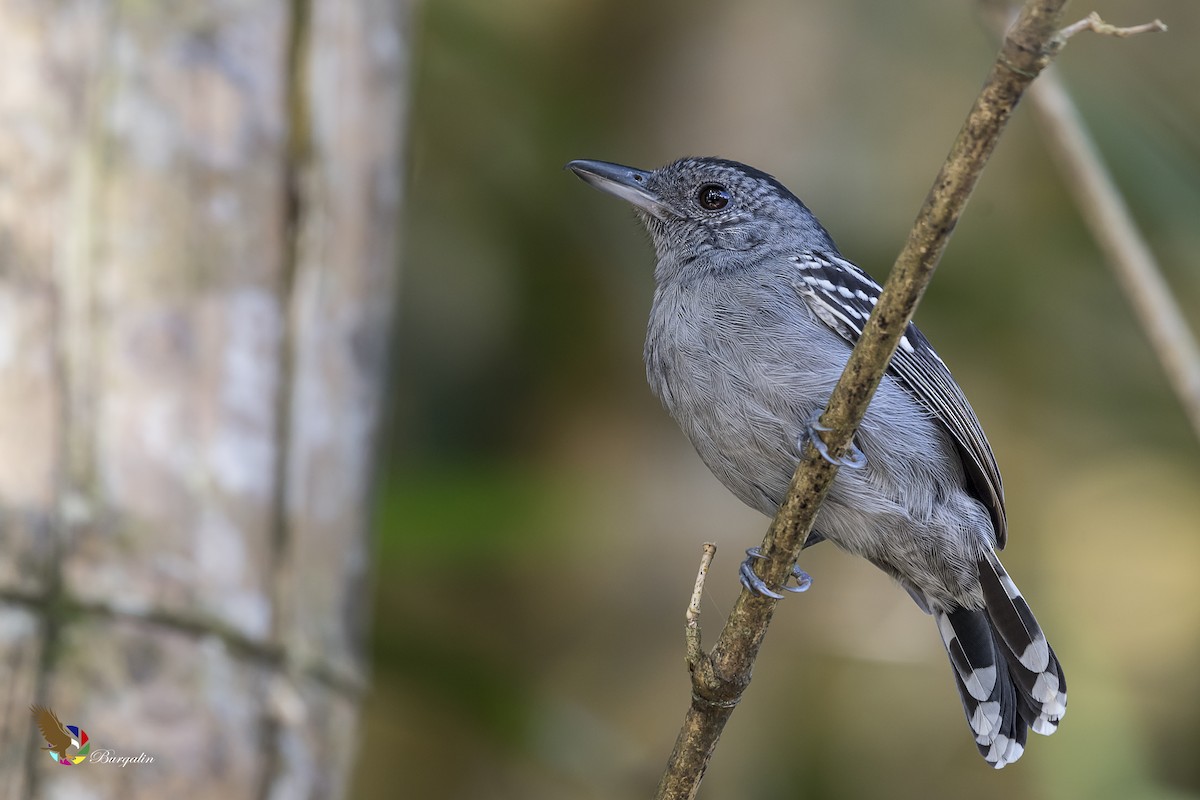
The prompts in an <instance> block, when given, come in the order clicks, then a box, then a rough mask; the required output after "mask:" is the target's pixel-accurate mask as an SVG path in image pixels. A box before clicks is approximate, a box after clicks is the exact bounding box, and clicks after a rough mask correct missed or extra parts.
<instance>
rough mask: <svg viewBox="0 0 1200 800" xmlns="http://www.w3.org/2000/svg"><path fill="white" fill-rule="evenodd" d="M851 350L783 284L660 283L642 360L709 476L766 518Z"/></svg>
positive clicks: (731, 278) (742, 280)
mask: <svg viewBox="0 0 1200 800" xmlns="http://www.w3.org/2000/svg"><path fill="white" fill-rule="evenodd" d="M848 352H849V351H848V349H847V348H846V346H845V344H844V343H842V342H840V341H838V339H837V336H836V335H835V334H834V333H833V332H831V331H829V330H828V329H827V328H824V326H821V325H820V323H817V322H815V321H814V320H813V318H812V315H811V314H810V313H809V312H808V310H807V308H806V307H805V306H804V304H803V301H802V300H801V299H800V298H799V296H798V295H797V294H796V293H795V292H794V290H792V288H791V286H790V284H788V283H786V282H781V281H772V280H766V279H754V278H752V277H751V276H748V275H726V276H710V277H708V278H707V279H704V280H695V281H679V282H672V283H667V284H663V285H660V286H659V287H658V289H657V291H656V292H655V297H654V304H653V307H652V309H651V313H650V325H649V329H648V331H647V337H646V352H645V356H646V372H647V377H648V379H649V382H650V386H651V388H652V389H653V390H654V392H655V394H657V395H658V397H659V398H660V399H661V400H662V402H663V404H664V405H665V406H666V408H667V410H668V411H669V412H670V414H671V416H673V417H674V418H675V420H676V421H677V422H678V423H679V425H680V427H681V428H682V429H683V431H684V433H685V434H687V436H688V438H689V439H691V441H692V444H693V445H694V446H695V448H696V451H697V452H698V453H699V455H700V457H701V459H703V460H704V462H705V464H707V465H708V467H709V469H711V470H712V471H713V473H714V474H715V475H716V476H717V478H718V479H720V480H721V482H722V483H724V484H725V486H726V487H728V488H729V490H730V491H732V492H733V493H734V494H735V495H736V496H737V497H738V498H740V499H741V500H742V501H743V502H745V503H746V504H747V505H749V506H751V507H753V508H756V509H759V510H760V511H762V512H763V513H765V514H773V513H774V511H775V508H776V507H777V506H778V504H779V502H780V501H781V499H782V497H783V495H784V493H785V492H786V489H787V484H788V481H789V479H790V477H791V474H792V471H793V470H794V468H795V464H796V460H797V453H798V447H797V442H798V441H799V439H800V437H801V436H802V435H803V429H804V425H805V424H806V423H807V421H808V420H809V419H810V418H811V416H812V415H813V414H814V413H815V412H816V411H817V410H818V408H819V407H821V406H823V405H824V403H825V401H826V400H827V399H828V397H829V393H830V392H831V391H832V389H833V386H834V384H835V383H836V382H837V379H838V376H839V375H840V374H841V371H842V368H843V367H844V365H845V357H846V355H847V353H848Z"/></svg>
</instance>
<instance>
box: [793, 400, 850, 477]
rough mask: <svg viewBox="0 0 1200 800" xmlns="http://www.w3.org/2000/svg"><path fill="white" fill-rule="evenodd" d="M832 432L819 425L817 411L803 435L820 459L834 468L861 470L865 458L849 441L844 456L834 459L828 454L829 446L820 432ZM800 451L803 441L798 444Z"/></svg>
mask: <svg viewBox="0 0 1200 800" xmlns="http://www.w3.org/2000/svg"><path fill="white" fill-rule="evenodd" d="M829 430H833V429H832V428H830V427H829V426H828V425H822V424H821V412H820V410H818V411H817V413H816V414H814V415H813V418H812V419H810V420H809V421H808V428H807V430H806V431H805V435H806V436H807V437H808V441H810V442H812V445H813V447H815V448H816V449H817V452H818V453H820V454H821V457H822V458H824V459H825V460H826V461H828V462H829V463H830V464H833V465H834V466H835V467H847V468H849V469H862V468H863V467H865V466H866V465H867V457H866V455H865V454H864V453H863V451H862V450H859V449H858V445H856V444H854V442H853V440H851V442H850V445H849V446H848V447H847V448H846V452H845V454H844V455H843V456H842V457H841V458H834V457H833V456H832V455H831V454H830V452H829V445H827V444H825V440H824V439H822V438H821V432H822V431H829ZM799 447H800V449H801V450H803V449H804V441H803V440H801V441H800V442H799Z"/></svg>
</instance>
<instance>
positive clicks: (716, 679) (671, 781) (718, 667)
mask: <svg viewBox="0 0 1200 800" xmlns="http://www.w3.org/2000/svg"><path fill="white" fill-rule="evenodd" d="M1066 3H1067V0H1028V2H1026V3H1025V5H1024V7H1023V9H1022V10H1021V14H1020V16H1019V17H1018V19H1017V21H1016V23H1015V24H1014V25H1013V27H1012V28H1011V29H1010V30H1009V32H1008V35H1007V36H1006V37H1005V40H1004V43H1003V45H1002V46H1001V48H1000V52H999V54H998V55H997V56H996V61H995V63H994V64H993V66H992V69H991V72H990V73H989V75H988V78H987V81H986V82H985V84H984V86H983V89H982V91H981V92H980V95H979V97H978V98H977V99H976V100H975V104H974V106H972V108H971V111H970V113H969V114H968V115H967V119H966V122H965V123H964V125H963V127H962V130H960V131H959V134H958V137H957V138H956V139H955V141H954V144H953V146H952V147H951V150H950V154H949V155H948V156H947V158H946V162H945V164H944V165H943V166H942V169H941V171H940V172H939V173H938V176H937V178H936V179H935V180H934V184H933V188H932V189H931V190H930V192H929V194H928V196H927V197H926V198H925V203H924V205H923V206H922V207H921V210H920V212H919V213H918V215H917V219H916V221H915V223H914V224H913V228H912V230H911V232H910V233H909V237H908V241H907V242H906V243H905V245H904V249H903V250H902V251H901V253H900V255H899V257H898V258H897V259H896V263H895V265H894V266H893V267H892V271H891V273H890V274H889V276H888V280H887V283H886V285H885V286H884V290H883V294H882V295H881V296H880V298H879V302H878V303H877V304H876V306H875V309H874V311H873V312H872V314H871V318H870V320H868V322H867V325H866V328H865V329H864V330H863V334H862V336H861V337H860V338H859V341H858V344H857V346H855V348H854V351H853V353H851V355H850V360H849V362H848V363H847V365H846V369H845V371H844V372H843V374H842V377H841V380H840V381H839V382H838V385H837V387H836V388H835V389H834V391H833V395H832V396H831V397H830V399H829V405H828V407H827V408H826V411H825V413H824V415H823V416H822V418H821V422H822V423H824V426H825V427H827V428H828V429H829V430H828V432H827V433H826V434H825V436H824V437H823V438H824V439H825V442H826V444H827V446H828V448H829V450H830V452H831V453H832V455H833V456H834V457H835V458H836V457H838V456H840V455H842V454H843V453H844V452H845V451H846V449H847V446H848V445H849V444H850V442H851V440H852V439H853V436H854V432H855V430H856V429H857V428H858V425H859V423H860V422H861V421H862V418H863V415H864V414H865V413H866V409H867V405H868V403H869V402H870V400H871V397H872V395H873V394H874V393H875V389H876V387H877V386H878V385H879V382H880V380H881V379H882V377H883V373H884V371H885V370H886V369H887V364H888V361H889V360H890V359H891V356H892V353H893V352H894V351H895V349H896V346H897V344H898V343H899V341H900V337H901V336H902V335H903V333H904V330H905V326H906V325H907V324H908V321H909V319H911V317H912V314H913V311H914V310H915V309H916V306H917V303H918V302H919V301H920V299H921V296H922V295H923V294H924V291H925V287H926V286H927V285H928V283H929V280H930V278H931V277H932V276H933V271H934V269H935V267H936V266H937V262H938V260H939V258H940V257H941V254H942V252H943V250H944V249H945V247H946V243H947V241H948V240H949V237H950V233H951V232H952V231H953V230H954V226H955V224H956V223H957V221H958V218H959V215H960V214H961V213H962V210H963V208H964V206H965V205H966V202H967V199H968V198H969V197H970V194H971V191H972V189H973V188H974V187H975V183H976V182H977V180H978V178H979V174H980V172H981V171H982V170H983V166H984V164H985V163H986V162H987V160H988V158H989V157H990V156H991V153H992V151H993V150H994V149H995V146H996V143H997V141H998V140H999V137H1000V133H1001V132H1002V131H1003V129H1004V127H1005V124H1006V123H1007V122H1008V120H1009V118H1010V117H1011V116H1012V112H1013V109H1014V108H1015V107H1016V105H1017V101H1018V100H1019V99H1020V98H1021V96H1022V94H1024V92H1025V90H1026V88H1027V87H1028V86H1029V84H1030V83H1032V81H1033V80H1034V78H1036V77H1037V75H1038V74H1039V73H1040V72H1041V71H1042V70H1043V69H1044V68H1045V67H1046V65H1047V64H1049V63H1050V61H1051V59H1052V58H1053V57H1054V56H1055V55H1056V54H1057V52H1058V51H1059V50H1060V49H1061V47H1062V45H1063V42H1064V41H1065V39H1063V38H1061V37H1060V35H1059V26H1060V20H1061V17H1062V12H1063V9H1064V7H1065V6H1066ZM836 472H837V467H836V466H834V465H833V464H831V463H830V462H828V461H826V460H825V459H824V458H822V457H821V456H820V455H818V454H817V452H816V450H815V449H814V448H813V447H812V446H811V445H809V446H807V447H805V449H804V454H803V456H802V458H801V462H800V464H799V466H798V467H797V469H796V472H795V474H794V475H793V476H792V482H791V485H790V487H789V489H788V494H787V498H786V499H785V500H784V503H783V505H782V506H780V508H779V512H778V513H777V514H776V515H775V519H774V520H773V521H772V523H771V527H770V529H769V530H768V532H767V535H766V538H765V539H764V540H763V546H762V552H763V553H764V554H765V555H766V556H767V558H766V559H765V560H761V561H759V562H757V566H758V567H759V570H760V571H759V575H760V577H761V578H763V580H765V581H766V582H767V583H768V584H769V585H773V586H781V585H783V583H784V580H785V579H786V577H787V576H788V574H789V573H790V571H791V567H792V564H794V563H795V562H796V559H797V558H798V557H799V555H800V550H801V548H802V547H803V546H804V541H805V540H806V539H807V537H808V534H809V532H810V531H811V530H812V526H813V521H814V520H815V518H816V514H817V509H818V508H819V506H820V504H821V501H822V500H823V499H824V497H825V495H826V493H827V492H828V490H829V486H830V484H831V483H832V481H833V478H834V475H835V474H836ZM774 611H775V601H774V600H772V599H770V598H767V597H763V596H761V595H758V594H754V593H751V592H749V591H743V592H742V593H741V595H740V596H739V597H738V599H737V602H736V603H735V605H734V608H733V610H732V611H731V612H730V615H729V618H728V620H727V621H726V623H725V627H724V629H723V630H722V631H721V635H720V638H719V639H718V641H717V643H716V646H715V647H714V648H713V650H712V652H711V653H710V654H709V655H708V656H707V657H703V658H700V659H699V660H698V661H697V662H696V664H695V668H694V670H693V672H692V703H691V706H690V707H689V708H688V711H687V714H686V716H685V718H684V723H683V726H682V727H681V729H680V732H679V736H678V738H677V740H676V742H675V748H674V750H673V752H672V753H671V757H670V759H669V761H668V763H667V769H666V772H665V773H664V775H663V778H662V781H661V782H660V783H659V786H658V790H657V793H656V795H655V797H656V798H663V799H664V800H665V799H666V798H671V799H672V800H675V799H681V798H694V797H695V796H696V792H697V791H698V790H699V787H700V781H701V779H702V778H703V776H704V771H705V770H706V769H707V767H708V761H709V759H710V757H711V756H712V753H713V750H714V749H715V748H716V745H717V742H718V740H719V738H720V735H721V731H722V730H723V728H724V727H725V723H726V721H727V720H728V719H729V716H730V715H731V714H732V713H733V709H734V707H735V706H736V705H737V703H738V701H739V700H740V699H741V695H742V692H743V691H744V690H745V688H746V686H747V685H748V684H749V682H750V673H751V669H752V667H753V665H754V660H755V658H756V657H757V655H758V651H759V648H760V646H761V644H762V641H763V637H764V636H765V635H766V631H767V626H768V625H769V624H770V621H771V617H772V615H773V613H774Z"/></svg>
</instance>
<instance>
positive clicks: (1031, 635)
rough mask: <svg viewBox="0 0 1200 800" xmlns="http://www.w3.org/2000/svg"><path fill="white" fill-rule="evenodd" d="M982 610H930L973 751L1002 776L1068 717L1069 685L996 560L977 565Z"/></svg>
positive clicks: (983, 560) (986, 558)
mask: <svg viewBox="0 0 1200 800" xmlns="http://www.w3.org/2000/svg"><path fill="white" fill-rule="evenodd" d="M979 582H980V585H981V586H982V587H983V601H984V607H983V608H982V609H974V610H973V609H967V608H956V609H954V610H953V611H934V618H935V619H936V620H937V624H938V630H939V631H940V632H941V634H942V642H943V643H944V644H945V645H946V652H947V653H948V654H949V656H950V663H951V664H952V665H953V667H954V679H955V683H956V684H957V685H958V693H959V695H961V697H962V701H963V709H964V710H965V711H966V714H967V722H968V723H970V725H971V731H972V733H974V734H975V744H976V745H977V746H978V747H979V752H980V753H981V754H982V755H983V757H984V758H985V759H986V760H987V762H988V763H989V764H991V765H992V766H994V767H995V768H996V769H1000V768H1001V767H1003V766H1005V765H1006V764H1011V763H1012V762H1014V761H1016V760H1017V759H1018V758H1020V757H1021V754H1022V753H1023V752H1025V739H1026V737H1027V736H1028V734H1029V730H1030V729H1032V730H1033V732H1034V733H1040V734H1042V735H1043V736H1049V735H1050V734H1052V733H1054V731H1055V730H1057V729H1058V722H1059V720H1061V719H1062V717H1063V714H1065V713H1066V711H1067V681H1066V678H1065V677H1064V676H1063V671H1062V667H1061V666H1060V665H1059V663H1058V658H1057V657H1056V656H1055V655H1054V650H1052V649H1051V647H1050V643H1049V642H1047V641H1046V636H1045V634H1043V633H1042V629H1041V627H1040V626H1039V625H1038V624H1037V620H1036V619H1034V618H1033V612H1032V611H1030V610H1029V604H1028V603H1026V602H1025V598H1023V597H1022V596H1021V592H1020V591H1018V590H1017V587H1016V584H1014V583H1013V582H1012V578H1010V577H1008V573H1007V572H1005V571H1004V566H1003V565H1002V564H1001V563H1000V560H999V559H998V558H996V556H995V554H994V553H991V552H989V553H987V554H986V555H985V556H984V557H983V558H981V559H980V561H979Z"/></svg>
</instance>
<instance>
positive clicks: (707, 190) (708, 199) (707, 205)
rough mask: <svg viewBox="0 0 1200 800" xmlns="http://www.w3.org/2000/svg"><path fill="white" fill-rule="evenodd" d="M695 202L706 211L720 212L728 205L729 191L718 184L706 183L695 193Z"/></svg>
mask: <svg viewBox="0 0 1200 800" xmlns="http://www.w3.org/2000/svg"><path fill="white" fill-rule="evenodd" d="M696 202H697V203H699V204H700V207H701V208H703V209H706V210H708V211H720V210H721V209H722V208H724V207H725V206H727V205H729V190H727V189H726V188H725V187H724V186H722V185H721V184H719V183H706V184H704V185H703V186H701V187H700V190H699V191H698V192H696Z"/></svg>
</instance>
